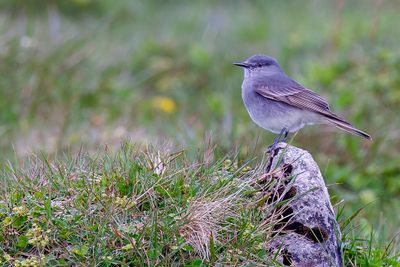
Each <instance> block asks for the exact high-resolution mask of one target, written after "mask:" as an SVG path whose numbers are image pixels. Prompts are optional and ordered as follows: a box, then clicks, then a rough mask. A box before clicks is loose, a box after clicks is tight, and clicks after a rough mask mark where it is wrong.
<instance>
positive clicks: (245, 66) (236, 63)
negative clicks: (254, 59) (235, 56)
mask: <svg viewBox="0 0 400 267" xmlns="http://www.w3.org/2000/svg"><path fill="white" fill-rule="evenodd" d="M233 65H236V66H239V67H242V68H247V67H248V66H249V65H248V64H246V63H244V62H235V63H233Z"/></svg>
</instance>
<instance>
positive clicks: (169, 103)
mask: <svg viewBox="0 0 400 267" xmlns="http://www.w3.org/2000/svg"><path fill="white" fill-rule="evenodd" d="M152 105H153V107H154V108H157V109H159V110H162V111H164V112H165V113H172V112H174V111H175V110H176V103H175V101H174V100H173V99H172V98H170V97H165V96H156V97H154V98H153V100H152Z"/></svg>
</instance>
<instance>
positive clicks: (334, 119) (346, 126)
mask: <svg viewBox="0 0 400 267" xmlns="http://www.w3.org/2000/svg"><path fill="white" fill-rule="evenodd" d="M332 115H333V116H327V117H326V118H327V120H328V121H329V122H330V123H331V124H333V125H335V126H336V127H338V128H340V129H342V130H344V131H346V132H349V133H351V134H355V135H358V136H361V137H364V138H365V139H368V140H372V137H371V136H370V135H369V134H367V133H365V132H363V131H360V130H358V129H356V128H355V127H354V126H353V125H351V124H350V123H348V122H347V121H345V120H343V119H341V118H339V117H338V116H336V115H335V114H332Z"/></svg>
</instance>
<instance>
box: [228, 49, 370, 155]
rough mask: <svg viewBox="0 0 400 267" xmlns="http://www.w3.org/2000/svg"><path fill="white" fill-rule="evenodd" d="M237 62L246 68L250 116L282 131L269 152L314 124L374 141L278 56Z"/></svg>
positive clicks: (245, 95) (245, 96)
mask: <svg viewBox="0 0 400 267" xmlns="http://www.w3.org/2000/svg"><path fill="white" fill-rule="evenodd" d="M233 64H234V65H236V66H239V67H242V68H243V69H244V79H243V83H242V98H243V102H244V105H245V107H246V110H247V112H248V113H249V115H250V118H251V119H252V120H253V121H254V122H255V123H256V124H257V125H258V126H260V127H261V128H264V129H266V130H268V131H270V132H272V133H275V134H278V136H277V137H276V139H275V140H274V143H273V144H272V145H271V146H269V148H268V151H269V152H270V151H271V150H273V149H275V147H276V145H277V144H278V143H279V142H285V141H286V139H287V136H288V134H289V133H293V132H297V131H298V130H300V129H301V128H303V127H304V126H306V125H312V124H329V125H333V126H336V127H338V128H340V129H342V130H344V131H346V132H349V133H352V134H355V135H358V136H361V137H363V138H365V139H368V140H372V138H371V136H370V135H369V134H367V133H365V132H363V131H360V130H358V129H357V128H355V127H354V126H353V125H352V124H351V123H349V122H347V121H346V120H345V119H343V118H341V117H340V116H339V115H337V114H335V113H334V112H332V111H331V109H330V107H329V104H328V102H327V101H326V100H325V99H324V98H323V97H321V96H320V95H319V94H317V93H315V92H313V91H311V90H310V89H308V88H306V87H304V86H302V85H301V84H300V83H298V82H296V81H295V80H293V79H292V78H290V77H289V76H288V75H287V74H286V73H285V71H284V70H283V69H282V68H281V66H280V65H279V63H278V61H277V60H276V59H275V58H273V57H271V56H267V55H261V54H258V55H253V56H251V57H249V58H247V59H246V60H245V61H242V62H235V63H233Z"/></svg>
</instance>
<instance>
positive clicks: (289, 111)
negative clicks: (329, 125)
mask: <svg viewBox="0 0 400 267" xmlns="http://www.w3.org/2000/svg"><path fill="white" fill-rule="evenodd" d="M242 98H243V102H244V105H245V107H246V109H247V112H248V113H249V115H250V117H251V119H252V120H253V121H254V122H255V123H256V124H257V125H258V126H260V127H262V128H264V129H266V130H269V131H271V132H273V133H280V131H281V130H282V128H287V129H288V130H289V131H291V132H293V131H297V130H298V129H300V128H301V127H303V126H304V120H303V112H302V111H301V110H299V109H297V108H294V107H291V106H289V105H287V104H285V103H282V102H278V101H274V100H271V99H268V98H265V97H263V96H261V95H259V94H258V93H257V92H255V91H254V90H252V88H251V87H248V86H247V85H246V84H245V83H244V84H243V88H242Z"/></svg>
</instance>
